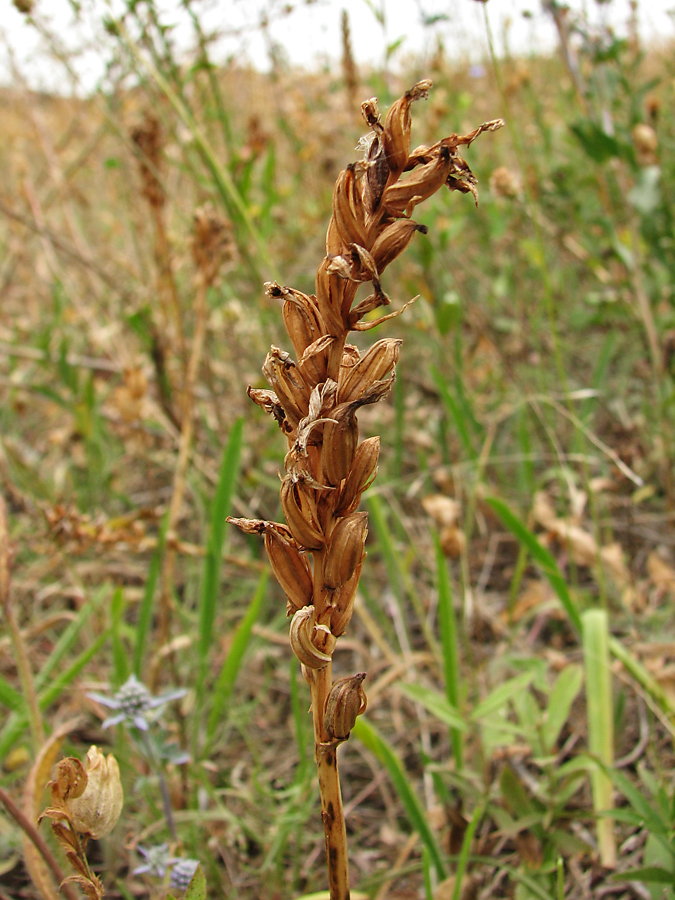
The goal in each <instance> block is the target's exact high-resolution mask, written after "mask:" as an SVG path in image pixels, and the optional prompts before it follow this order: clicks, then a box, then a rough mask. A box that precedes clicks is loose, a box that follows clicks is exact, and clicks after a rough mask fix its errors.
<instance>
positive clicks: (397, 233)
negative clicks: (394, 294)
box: [370, 219, 428, 274]
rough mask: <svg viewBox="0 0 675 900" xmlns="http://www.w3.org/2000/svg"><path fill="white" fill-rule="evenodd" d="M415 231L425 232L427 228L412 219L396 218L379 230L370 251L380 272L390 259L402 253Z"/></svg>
mask: <svg viewBox="0 0 675 900" xmlns="http://www.w3.org/2000/svg"><path fill="white" fill-rule="evenodd" d="M416 231H420V232H421V233H422V234H426V233H427V231H428V228H427V227H426V225H419V224H418V223H417V222H413V220H412V219H396V220H395V221H394V222H392V224H391V225H387V227H386V228H385V229H384V230H383V231H382V232H380V234H379V236H378V238H377V240H376V241H375V243H374V244H373V248H372V250H371V251H370V252H371V254H372V256H373V259H374V261H375V265H376V266H377V271H378V272H379V273H380V274H382V272H384V270H385V269H386V267H387V266H388V265H389V263H390V262H391V261H392V260H394V259H396V257H397V256H399V255H400V254H401V253H403V251H404V250H405V248H406V247H407V246H408V244H409V243H410V241H411V239H412V236H413V235H414V234H415V232H416Z"/></svg>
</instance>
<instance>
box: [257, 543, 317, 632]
mask: <svg viewBox="0 0 675 900" xmlns="http://www.w3.org/2000/svg"><path fill="white" fill-rule="evenodd" d="M265 550H267V556H268V557H269V561H270V564H271V566H272V570H273V571H274V574H275V576H276V579H277V581H278V582H279V584H280V585H281V587H282V589H283V591H284V593H285V594H286V597H287V599H288V606H287V608H286V612H287V615H290V614H291V612H295V611H296V610H298V609H302V607H303V606H308V605H309V604H310V603H311V602H312V593H313V589H314V583H313V581H312V573H311V571H310V568H309V563H308V562H307V560H306V559H305V557H304V556H303V555H302V554H301V553H300V552H299V551H298V550H297V548H296V547H294V546H293V544H292V543H291V542H290V541H289V540H287V539H286V538H284V537H282V535H281V534H279V533H278V532H277V531H275V530H273V529H268V530H267V531H266V533H265Z"/></svg>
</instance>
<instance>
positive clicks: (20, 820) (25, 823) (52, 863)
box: [0, 788, 78, 900]
mask: <svg viewBox="0 0 675 900" xmlns="http://www.w3.org/2000/svg"><path fill="white" fill-rule="evenodd" d="M0 802H1V803H3V804H4V806H5V808H6V809H7V812H8V813H9V814H10V816H11V817H12V818H13V819H14V821H15V822H16V824H17V825H18V826H19V828H21V830H22V831H23V833H24V834H25V835H26V837H28V838H29V839H30V840H31V841H32V842H33V843H34V844H35V846H36V847H37V849H38V851H39V853H40V854H41V856H42V858H43V859H44V861H45V862H46V863H47V865H48V866H49V868H50V869H51V873H52V875H53V876H54V878H55V879H56V883H57V884H58V885H59V886H60V890H61V893H62V894H63V895H64V896H65V897H66V898H67V900H78V898H77V894H76V893H75V891H74V890H73V888H72V887H71V886H70V885H69V884H63V881H64V879H65V877H66V875H65V873H64V871H63V869H62V868H61V866H60V865H59V864H58V862H57V860H56V857H55V856H54V854H53V853H52V851H51V850H50V849H49V846H48V845H47V843H46V842H45V841H44V840H43V838H42V836H41V835H40V833H39V832H38V830H37V828H36V827H35V826H34V825H33V823H32V822H31V821H30V820H29V819H27V818H26V816H25V815H24V814H23V813H22V812H21V810H20V809H19V807H18V806H17V805H16V803H14V801H13V800H12V798H11V797H10V796H9V794H7V793H6V792H5V791H4V790H3V789H2V788H0Z"/></svg>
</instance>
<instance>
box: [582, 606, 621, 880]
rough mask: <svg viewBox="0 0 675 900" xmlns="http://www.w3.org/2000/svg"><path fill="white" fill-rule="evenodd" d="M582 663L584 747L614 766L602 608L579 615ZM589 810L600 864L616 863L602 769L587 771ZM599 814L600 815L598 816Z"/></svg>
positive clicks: (606, 628) (609, 791)
mask: <svg viewBox="0 0 675 900" xmlns="http://www.w3.org/2000/svg"><path fill="white" fill-rule="evenodd" d="M581 622H582V640H583V647H584V666H585V669H586V706H587V719H588V721H587V727H588V747H589V750H590V752H591V753H592V754H593V756H595V757H597V758H598V759H599V760H600V762H601V763H602V764H603V766H604V767H606V769H611V768H612V766H613V765H614V714H613V713H614V704H613V702H612V682H611V671H610V664H609V620H608V616H607V613H606V611H605V610H604V609H589V610H587V611H586V612H585V613H584V614H583V615H582V617H581ZM591 787H592V789H593V809H594V811H595V814H596V816H597V821H596V826H595V827H596V830H597V834H598V850H599V853H600V862H601V864H602V865H603V866H605V867H607V868H609V869H613V868H614V867H615V866H616V841H615V837H614V820H613V819H611V818H610V817H609V816H607V815H606V813H607V811H608V810H610V809H612V807H613V805H614V804H613V798H612V781H611V779H610V778H609V777H608V776H607V774H606V771H605V770H603V769H601V768H599V767H598V768H597V769H595V770H594V771H593V772H591ZM601 813H602V815H600V814H601Z"/></svg>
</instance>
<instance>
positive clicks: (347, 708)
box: [323, 672, 368, 741]
mask: <svg viewBox="0 0 675 900" xmlns="http://www.w3.org/2000/svg"><path fill="white" fill-rule="evenodd" d="M365 677H366V673H365V672H361V673H360V674H359V675H349V676H347V677H346V678H340V679H339V680H338V681H336V682H335V684H334V685H333V687H332V688H331V691H330V694H329V695H328V698H327V700H326V709H325V711H324V716H323V727H324V730H325V731H326V732H327V733H328V734H329V735H330V737H332V738H335V739H336V740H339V741H344V740H346V739H347V738H348V737H349V733H350V731H351V730H352V728H353V727H354V724H355V722H356V718H357V716H360V715H361V714H362V713H364V712H365V711H366V707H367V706H368V701H367V699H366V693H365V691H364V690H363V686H362V685H363V681H364V679H365Z"/></svg>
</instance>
